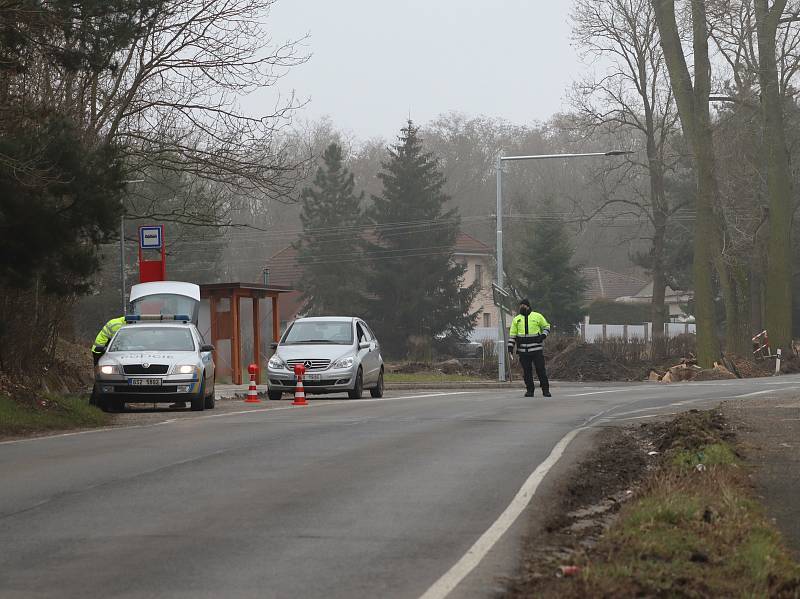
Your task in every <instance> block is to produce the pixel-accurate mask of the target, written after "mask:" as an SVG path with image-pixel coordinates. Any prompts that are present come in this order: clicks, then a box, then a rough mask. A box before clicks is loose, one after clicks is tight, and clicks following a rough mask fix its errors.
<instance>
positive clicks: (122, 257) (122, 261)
mask: <svg viewBox="0 0 800 599" xmlns="http://www.w3.org/2000/svg"><path fill="white" fill-rule="evenodd" d="M123 209H124V208H123ZM119 278H120V283H121V285H120V290H121V294H122V315H123V316H125V312H126V305H125V213H124V212H123V213H122V216H120V217H119Z"/></svg>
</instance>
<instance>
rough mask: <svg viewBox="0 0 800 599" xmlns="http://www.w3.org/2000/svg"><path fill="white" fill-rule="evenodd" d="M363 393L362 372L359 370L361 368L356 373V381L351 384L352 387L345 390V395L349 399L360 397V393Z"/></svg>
mask: <svg viewBox="0 0 800 599" xmlns="http://www.w3.org/2000/svg"><path fill="white" fill-rule="evenodd" d="M363 393H364V374H363V372H362V371H361V368H359V369H358V374H357V375H356V383H355V385H353V388H352V389H351V390H350V391H348V392H347V396H348V397H349V398H350V399H361V395H362V394H363Z"/></svg>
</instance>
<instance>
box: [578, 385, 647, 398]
mask: <svg viewBox="0 0 800 599" xmlns="http://www.w3.org/2000/svg"><path fill="white" fill-rule="evenodd" d="M632 389H635V390H637V391H638V390H639V388H638V387H633V388H632ZM632 389H627V388H624V387H620V388H619V389H609V390H607V391H590V392H589V393H575V394H574V395H565V396H564V397H583V396H584V395H601V394H603V393H619V392H620V391H631V390H632Z"/></svg>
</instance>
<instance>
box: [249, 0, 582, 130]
mask: <svg viewBox="0 0 800 599" xmlns="http://www.w3.org/2000/svg"><path fill="white" fill-rule="evenodd" d="M570 5H571V2H570V1H569V0H491V1H488V0H338V1H336V2H333V1H331V0H278V2H277V3H276V4H275V5H274V7H273V10H272V13H271V15H270V18H269V28H270V30H271V32H272V33H273V36H274V38H275V40H276V41H280V40H284V39H292V38H300V37H302V36H303V35H305V34H307V33H308V34H309V36H310V37H309V40H308V51H309V52H310V53H311V54H312V57H311V59H310V60H309V61H308V62H307V63H306V64H304V65H302V66H299V67H296V68H295V69H293V70H292V72H291V73H290V74H289V75H287V76H286V77H285V78H284V79H282V80H281V82H280V83H279V87H280V89H281V92H282V93H286V92H289V91H291V90H292V89H294V90H295V91H296V93H297V94H298V96H299V97H304V98H309V100H310V104H309V105H308V107H307V108H306V109H305V110H304V114H303V116H304V117H305V118H308V119H312V120H316V119H318V118H321V117H323V116H325V115H328V116H330V117H331V118H332V119H333V121H334V123H335V125H336V126H337V127H338V128H340V129H343V130H345V131H348V132H351V133H353V134H355V135H356V136H357V137H359V138H361V139H365V138H369V137H375V136H381V137H387V138H391V137H394V135H395V134H396V133H397V132H398V130H399V128H400V127H401V125H402V124H403V123H404V121H405V119H406V118H407V117H408V114H409V112H410V114H411V117H412V118H413V119H414V120H415V121H417V122H420V123H424V122H426V121H428V120H430V119H432V118H434V117H435V116H437V115H438V114H441V113H443V112H447V111H451V110H456V111H460V112H464V113H467V114H469V115H477V114H484V115H488V116H499V117H503V118H505V119H508V120H510V121H512V122H516V123H528V122H531V121H534V120H545V119H547V118H548V117H549V116H551V115H552V114H553V113H555V112H557V111H559V110H562V109H563V108H564V107H565V106H564V103H563V99H564V95H565V91H566V89H567V87H568V86H569V85H570V83H571V81H573V80H574V79H575V78H576V76H577V75H578V74H579V73H580V71H581V68H582V67H581V63H580V60H579V58H578V57H577V55H576V52H575V50H574V49H573V48H572V46H571V44H570V29H569V23H568V15H569V8H570ZM264 101H268V100H267V98H266V96H265V95H263V96H260V95H259V94H254V95H252V96H250V97H249V98H247V99H246V101H245V107H246V108H247V109H248V110H252V109H254V108H255V107H256V106H258V104H259V103H262V102H264Z"/></svg>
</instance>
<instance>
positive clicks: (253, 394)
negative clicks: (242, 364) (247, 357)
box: [244, 364, 261, 403]
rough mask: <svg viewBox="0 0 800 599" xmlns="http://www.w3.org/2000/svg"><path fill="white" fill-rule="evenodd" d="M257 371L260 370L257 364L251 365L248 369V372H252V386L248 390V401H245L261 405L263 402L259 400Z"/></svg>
mask: <svg viewBox="0 0 800 599" xmlns="http://www.w3.org/2000/svg"><path fill="white" fill-rule="evenodd" d="M256 369H258V366H257V365H256V364H250V366H248V367H247V370H248V371H249V372H250V386H249V387H248V388H247V399H245V400H244V402H245V403H261V400H260V399H258V390H257V389H256Z"/></svg>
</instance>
